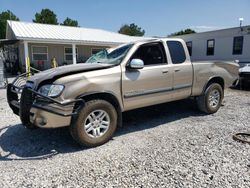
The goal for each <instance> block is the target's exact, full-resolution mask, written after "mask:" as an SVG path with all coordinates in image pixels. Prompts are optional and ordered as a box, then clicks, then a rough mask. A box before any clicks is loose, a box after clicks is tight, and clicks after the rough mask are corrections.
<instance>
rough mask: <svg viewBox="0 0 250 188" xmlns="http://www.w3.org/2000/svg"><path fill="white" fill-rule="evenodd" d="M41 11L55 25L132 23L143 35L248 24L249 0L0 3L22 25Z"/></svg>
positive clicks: (17, 0)
mask: <svg viewBox="0 0 250 188" xmlns="http://www.w3.org/2000/svg"><path fill="white" fill-rule="evenodd" d="M43 8H49V9H51V10H52V11H54V13H56V15H57V18H58V21H59V22H63V21H64V19H65V18H66V17H70V18H72V19H75V20H77V21H78V23H79V25H80V26H81V27H88V28H99V29H105V30H109V31H114V32H117V31H118V30H119V28H120V27H121V26H122V25H123V24H130V23H135V24H137V25H139V26H140V27H141V28H143V29H144V30H145V31H146V33H145V35H146V36H167V35H169V34H171V33H173V32H176V31H179V30H182V29H186V28H192V29H194V30H195V31H197V32H203V31H209V30H217V29H223V28H229V27H237V26H239V18H241V17H243V18H244V21H243V25H250V0H71V1H69V0H67V1H66V0H0V12H2V11H5V10H10V11H12V12H13V13H14V14H15V15H16V16H17V17H19V19H20V20H21V21H26V22H32V19H34V17H35V13H36V12H40V11H41V10H42V9H43Z"/></svg>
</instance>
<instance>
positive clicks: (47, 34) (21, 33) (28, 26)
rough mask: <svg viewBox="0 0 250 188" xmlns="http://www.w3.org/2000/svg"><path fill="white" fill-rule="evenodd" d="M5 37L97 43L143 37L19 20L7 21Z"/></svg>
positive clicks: (117, 42) (122, 41)
mask: <svg viewBox="0 0 250 188" xmlns="http://www.w3.org/2000/svg"><path fill="white" fill-rule="evenodd" d="M10 31H13V33H11V34H9V33H8V32H10ZM6 38H7V39H19V40H26V41H39V42H60V43H76V44H99V45H100V44H103V45H105V44H106V45H112V44H121V43H127V42H133V41H138V40H143V39H145V38H143V37H131V36H127V35H123V34H119V33H115V32H110V31H105V30H101V29H90V28H82V27H69V26H60V25H49V24H39V23H29V22H20V21H8V22H7V31H6Z"/></svg>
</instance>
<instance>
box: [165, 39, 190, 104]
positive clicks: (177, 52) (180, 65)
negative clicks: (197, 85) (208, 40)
mask: <svg viewBox="0 0 250 188" xmlns="http://www.w3.org/2000/svg"><path fill="white" fill-rule="evenodd" d="M183 45H184V43H183V44H182V42H180V41H177V40H169V41H167V46H168V49H169V53H170V57H171V61H172V68H173V99H174V100H177V99H183V98H186V97H189V96H190V95H191V92H192V83H193V66H192V63H191V61H190V58H189V56H187V55H186V54H188V51H187V49H185V48H184V47H183Z"/></svg>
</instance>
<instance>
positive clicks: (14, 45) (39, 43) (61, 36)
mask: <svg viewBox="0 0 250 188" xmlns="http://www.w3.org/2000/svg"><path fill="white" fill-rule="evenodd" d="M141 39H142V37H131V36H127V35H123V34H119V33H115V32H110V31H105V30H101V29H90V28H82V27H69V26H60V25H49V24H39V23H29V22H20V21H8V22H7V30H6V39H5V40H1V41H0V47H1V46H4V49H7V47H8V50H7V51H8V52H10V51H11V49H12V51H13V52H14V53H11V55H9V56H8V57H9V61H13V64H15V65H19V69H21V70H22V71H25V69H27V67H26V59H27V58H28V57H29V59H30V62H31V64H32V66H33V67H34V68H37V69H40V70H45V69H48V68H51V60H52V59H53V58H55V59H56V61H57V63H58V65H59V66H60V65H65V64H76V63H78V62H84V60H86V59H87V58H88V57H89V56H91V55H92V54H94V53H97V52H98V51H100V50H101V49H103V48H109V47H113V46H117V45H120V44H123V43H127V42H132V41H136V40H141ZM10 48H11V49H10ZM10 56H11V57H14V58H11V57H10Z"/></svg>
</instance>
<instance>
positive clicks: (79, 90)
mask: <svg viewBox="0 0 250 188" xmlns="http://www.w3.org/2000/svg"><path fill="white" fill-rule="evenodd" d="M238 70H239V66H238V64H237V63H234V62H226V61H200V62H191V61H190V56H189V53H188V49H187V47H186V44H185V42H184V41H183V40H181V39H151V40H145V41H138V42H134V43H129V44H124V45H122V46H119V47H116V48H111V49H107V50H102V51H100V52H99V53H97V54H95V55H93V56H92V57H90V58H89V59H88V60H87V62H86V63H84V64H77V65H68V66H62V67H58V68H53V69H50V70H46V71H43V72H40V73H38V74H35V75H34V76H31V77H30V78H29V79H28V80H26V81H25V82H22V81H21V79H23V78H24V77H23V76H24V75H22V76H19V77H17V78H16V80H15V81H14V82H13V83H12V84H9V85H8V88H7V96H8V103H9V105H10V107H11V109H12V110H13V112H14V113H15V114H17V115H19V116H20V119H21V121H22V123H23V125H24V126H25V127H27V128H30V129H33V128H36V127H40V128H58V127H64V126H69V128H70V132H71V135H72V137H73V138H74V139H75V140H76V141H77V142H78V143H79V144H81V145H85V146H88V147H93V146H98V145H101V144H103V143H105V142H107V141H108V140H109V139H110V138H111V137H112V135H113V133H114V132H115V130H116V128H117V126H119V125H121V124H122V113H123V112H125V111H128V110H132V109H136V108H141V107H145V106H150V105H155V104H160V103H166V102H169V101H176V100H180V99H184V98H189V97H193V98H195V99H196V100H197V105H198V107H199V109H200V110H201V111H203V112H205V113H207V114H211V113H215V112H216V111H217V110H218V109H219V108H220V105H221V102H222V99H223V96H224V88H226V87H228V86H231V85H232V84H233V83H235V82H236V81H237V80H238Z"/></svg>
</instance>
